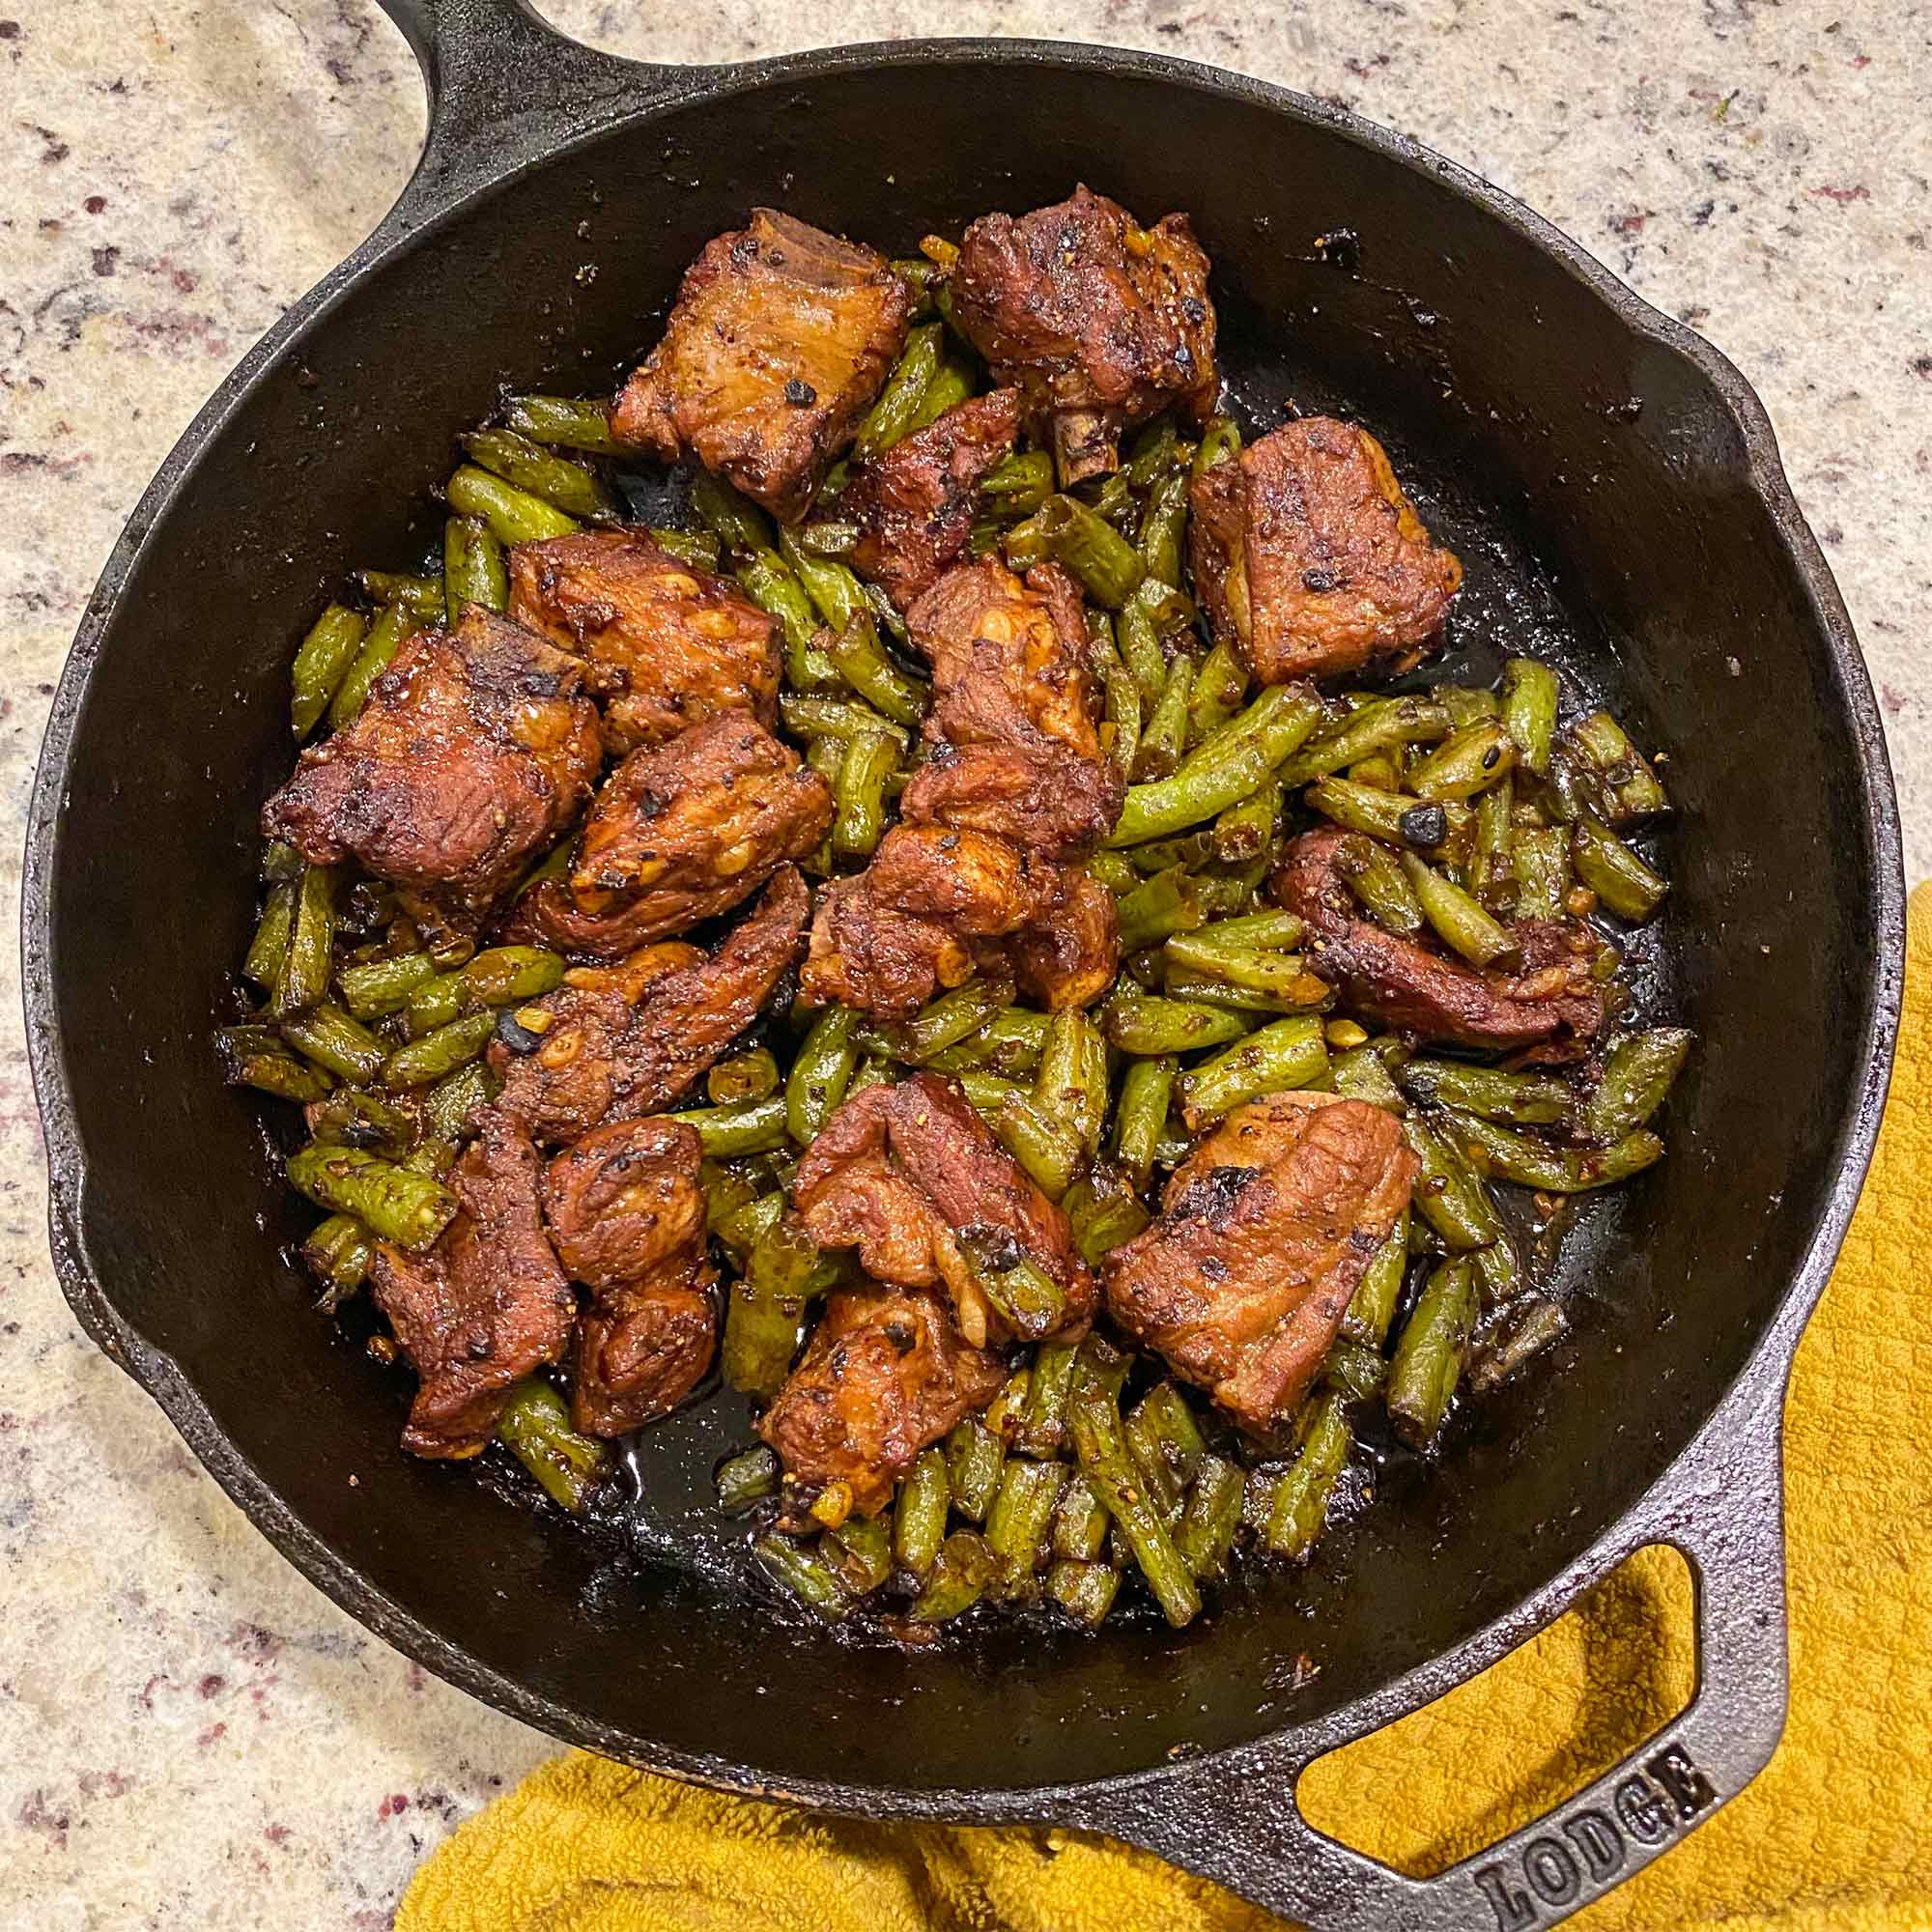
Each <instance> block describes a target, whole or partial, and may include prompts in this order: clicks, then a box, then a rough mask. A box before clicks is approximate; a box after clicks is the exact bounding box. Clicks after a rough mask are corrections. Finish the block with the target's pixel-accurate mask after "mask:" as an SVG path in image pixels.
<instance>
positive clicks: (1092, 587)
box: [1007, 493, 1147, 611]
mask: <svg viewBox="0 0 1932 1932" xmlns="http://www.w3.org/2000/svg"><path fill="white" fill-rule="evenodd" d="M1016 538H1018V539H1020V541H1019V543H1018V545H1017V554H1019V555H1020V556H1026V557H1031V558H1032V560H1033V561H1034V562H1036V563H1037V562H1043V561H1044V560H1045V558H1046V557H1051V558H1052V559H1053V560H1054V562H1056V563H1059V564H1063V565H1065V568H1066V569H1067V570H1069V571H1071V572H1072V573H1073V575H1074V576H1075V577H1077V578H1078V579H1079V580H1080V582H1082V583H1083V584H1084V585H1085V586H1086V588H1087V594H1088V595H1089V596H1090V597H1092V598H1093V599H1094V602H1095V603H1096V604H1098V605H1100V606H1101V607H1102V608H1103V609H1105V610H1108V611H1118V610H1120V609H1121V608H1122V606H1123V605H1124V604H1125V603H1126V601H1127V599H1128V598H1129V597H1131V596H1132V595H1133V593H1134V590H1135V588H1136V587H1137V586H1138V585H1139V583H1140V581H1141V579H1142V578H1143V577H1144V576H1145V575H1146V574H1147V572H1146V566H1145V565H1144V564H1143V563H1142V562H1141V559H1140V555H1139V553H1138V552H1136V551H1135V549H1134V547H1133V545H1132V544H1130V543H1129V542H1128V541H1127V540H1126V538H1125V537H1123V536H1122V534H1121V533H1120V531H1119V530H1117V529H1115V528H1114V526H1112V525H1111V524H1110V523H1108V522H1107V521H1106V519H1105V518H1104V517H1101V516H1098V515H1096V514H1095V513H1094V511H1093V510H1091V509H1089V508H1088V507H1087V505H1086V504H1085V503H1083V502H1082V501H1081V500H1080V499H1079V497H1069V496H1066V495H1065V494H1064V493H1063V494H1061V495H1058V496H1053V497H1048V498H1047V499H1046V501H1045V502H1044V503H1042V504H1041V505H1040V506H1039V508H1038V509H1037V510H1036V511H1035V512H1034V514H1033V515H1032V516H1031V517H1030V518H1029V519H1028V520H1027V521H1026V522H1025V523H1024V524H1017V525H1015V526H1013V528H1012V530H1011V531H1009V534H1008V539H1007V546H1008V555H1009V557H1012V556H1014V554H1015V550H1016V546H1015V542H1014V540H1015V539H1016ZM1036 548H1039V549H1042V550H1043V552H1044V555H1043V556H1035V555H1033V552H1034V550H1035V549H1036ZM1014 567H1015V568H1018V567H1019V565H1018V564H1017V563H1015V565H1014Z"/></svg>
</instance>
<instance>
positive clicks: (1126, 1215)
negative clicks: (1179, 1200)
mask: <svg viewBox="0 0 1932 1932" xmlns="http://www.w3.org/2000/svg"><path fill="white" fill-rule="evenodd" d="M1061 1206H1062V1207H1063V1208H1065V1210H1066V1218H1067V1220H1068V1221H1069V1222H1070V1223H1071V1224H1072V1227H1073V1245H1074V1246H1075V1247H1076V1248H1078V1249H1079V1250H1080V1258H1081V1260H1082V1261H1084V1262H1085V1263H1086V1264H1087V1265H1088V1266H1089V1267H1098V1266H1099V1265H1100V1264H1101V1263H1102V1262H1103V1261H1104V1260H1105V1259H1106V1258H1107V1257H1108V1256H1109V1255H1110V1254H1112V1253H1113V1251H1114V1250H1115V1249H1116V1248H1118V1247H1119V1246H1120V1245H1121V1243H1122V1241H1131V1240H1132V1239H1133V1237H1134V1236H1136V1235H1138V1234H1139V1233H1140V1232H1141V1230H1142V1229H1143V1228H1145V1227H1146V1226H1147V1224H1148V1219H1149V1215H1148V1211H1147V1209H1146V1208H1144V1207H1142V1206H1141V1202H1140V1197H1139V1196H1138V1195H1137V1194H1136V1193H1135V1192H1134V1191H1133V1189H1132V1188H1131V1187H1130V1186H1128V1185H1127V1183H1126V1180H1125V1179H1124V1177H1122V1176H1121V1175H1120V1174H1117V1173H1114V1172H1112V1171H1111V1170H1108V1169H1104V1168H1095V1169H1094V1172H1093V1174H1092V1175H1091V1176H1089V1177H1088V1178H1087V1179H1081V1180H1076V1181H1075V1182H1074V1183H1073V1185H1072V1186H1071V1187H1069V1188H1068V1189H1067V1190H1066V1198H1065V1201H1063V1202H1062V1203H1061Z"/></svg>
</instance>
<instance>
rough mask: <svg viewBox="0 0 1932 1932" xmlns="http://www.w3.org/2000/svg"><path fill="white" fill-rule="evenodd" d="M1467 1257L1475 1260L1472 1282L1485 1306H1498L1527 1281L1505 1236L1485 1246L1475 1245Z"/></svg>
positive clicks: (1510, 1241)
mask: <svg viewBox="0 0 1932 1932" xmlns="http://www.w3.org/2000/svg"><path fill="white" fill-rule="evenodd" d="M1470 1259H1471V1261H1473V1262H1474V1264H1475V1268H1476V1286H1477V1288H1478V1289H1479V1290H1480V1291H1481V1294H1482V1300H1483V1305H1484V1306H1485V1307H1486V1308H1498V1307H1500V1306H1501V1305H1502V1304H1503V1303H1504V1302H1505V1301H1514V1300H1515V1299H1516V1297H1517V1296H1518V1295H1519V1294H1520V1293H1522V1291H1523V1289H1524V1287H1525V1286H1526V1285H1527V1284H1526V1283H1525V1282H1524V1280H1523V1273H1522V1257H1521V1256H1520V1255H1519V1254H1518V1253H1517V1251H1516V1244H1515V1242H1513V1241H1512V1240H1510V1239H1509V1237H1508V1236H1504V1237H1503V1238H1502V1239H1501V1240H1500V1241H1492V1243H1491V1244H1490V1245H1489V1246H1488V1247H1487V1248H1478V1249H1477V1250H1476V1252H1475V1253H1474V1255H1472V1256H1471V1257H1470Z"/></svg>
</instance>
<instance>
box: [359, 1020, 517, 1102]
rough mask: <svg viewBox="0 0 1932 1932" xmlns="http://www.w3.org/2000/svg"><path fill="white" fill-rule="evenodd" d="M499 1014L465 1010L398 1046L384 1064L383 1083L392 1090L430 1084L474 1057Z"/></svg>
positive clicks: (484, 1045) (495, 1023)
mask: <svg viewBox="0 0 1932 1932" xmlns="http://www.w3.org/2000/svg"><path fill="white" fill-rule="evenodd" d="M496 1031H497V1015H496V1014H495V1013H493V1012H490V1011H487V1010H485V1011H482V1012H474V1013H465V1014H464V1015H463V1016H462V1017H461V1018H459V1019H453V1020H451V1021H450V1022H449V1023H448V1024H447V1025H446V1026H440V1027H437V1028H435V1029H434V1030H433V1031H431V1032H429V1033H426V1034H424V1035H422V1036H421V1037H419V1038H416V1039H412V1040H411V1041H410V1042H409V1044H408V1045H407V1046H399V1047H397V1048H396V1050H395V1051H394V1052H393V1053H392V1054H390V1055H389V1057H388V1059H387V1060H385V1061H384V1063H383V1085H384V1087H387V1088H390V1089H392V1090H395V1089H402V1088H408V1087H427V1086H428V1085H429V1083H430V1082H431V1081H432V1080H440V1079H441V1078H442V1077H443V1075H444V1074H446V1073H454V1072H455V1071H456V1069H457V1068H458V1067H459V1066H463V1065H467V1064H468V1063H469V1062H470V1061H472V1060H474V1059H475V1058H476V1056H477V1055H478V1054H479V1053H481V1052H482V1051H483V1049H484V1048H485V1047H486V1046H488V1045H489V1044H490V1040H491V1037H492V1036H493V1035H494V1034H495V1033H496Z"/></svg>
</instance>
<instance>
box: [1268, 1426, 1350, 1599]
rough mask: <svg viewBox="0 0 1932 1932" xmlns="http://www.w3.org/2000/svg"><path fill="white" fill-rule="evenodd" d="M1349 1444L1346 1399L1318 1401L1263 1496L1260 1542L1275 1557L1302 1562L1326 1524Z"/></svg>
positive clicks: (1313, 1546)
mask: <svg viewBox="0 0 1932 1932" xmlns="http://www.w3.org/2000/svg"><path fill="white" fill-rule="evenodd" d="M1353 1442H1354V1431H1353V1430H1351V1429H1350V1426H1349V1405H1348V1399H1347V1397H1345V1396H1344V1395H1342V1394H1341V1393H1340V1392H1339V1391H1337V1390H1330V1391H1329V1392H1328V1393H1327V1394H1325V1395H1321V1396H1318V1397H1317V1398H1316V1399H1315V1402H1314V1405H1313V1406H1312V1407H1311V1409H1310V1411H1309V1419H1308V1426H1307V1428H1306V1430H1305V1431H1304V1432H1303V1434H1302V1437H1301V1446H1300V1448H1299V1449H1298V1450H1297V1451H1296V1452H1295V1457H1294V1461H1293V1463H1290V1464H1289V1465H1288V1467H1287V1469H1285V1470H1284V1471H1283V1472H1282V1474H1281V1476H1280V1477H1279V1479H1278V1480H1277V1481H1276V1482H1275V1484H1274V1486H1273V1489H1272V1491H1271V1492H1269V1493H1268V1497H1267V1515H1266V1518H1265V1520H1264V1524H1263V1528H1262V1540H1263V1542H1264V1543H1265V1544H1266V1545H1267V1547H1268V1548H1269V1549H1270V1550H1272V1551H1273V1552H1274V1554H1275V1555H1277V1556H1286V1557H1288V1558H1290V1559H1291V1560H1292V1561H1293V1562H1297V1563H1299V1562H1303V1561H1305V1560H1306V1558H1307V1556H1308V1554H1309V1552H1310V1551H1311V1550H1312V1549H1313V1548H1315V1545H1316V1542H1317V1540H1318V1539H1319V1538H1320V1537H1321V1530H1322V1525H1323V1524H1324V1523H1326V1521H1327V1520H1328V1504H1329V1501H1330V1499H1331V1498H1332V1497H1333V1495H1334V1493H1335V1485H1336V1483H1337V1482H1338V1481H1340V1479H1341V1475H1342V1471H1343V1470H1344V1469H1345V1468H1346V1467H1347V1466H1348V1463H1349V1451H1350V1447H1351V1446H1352V1444H1353Z"/></svg>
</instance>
